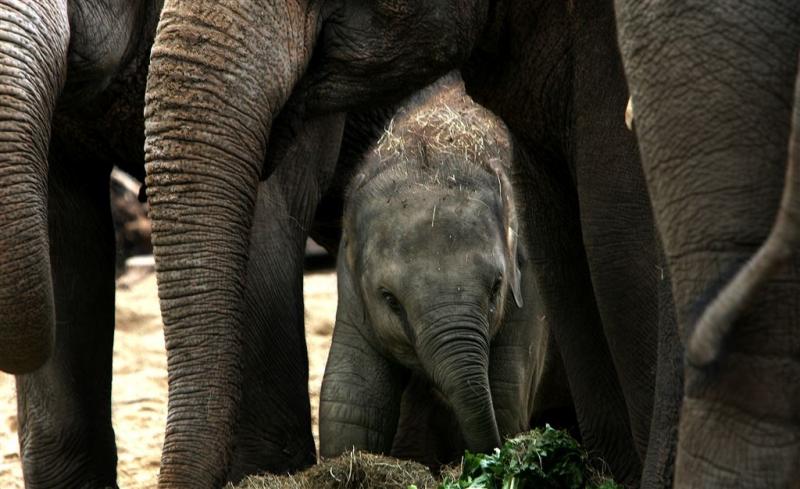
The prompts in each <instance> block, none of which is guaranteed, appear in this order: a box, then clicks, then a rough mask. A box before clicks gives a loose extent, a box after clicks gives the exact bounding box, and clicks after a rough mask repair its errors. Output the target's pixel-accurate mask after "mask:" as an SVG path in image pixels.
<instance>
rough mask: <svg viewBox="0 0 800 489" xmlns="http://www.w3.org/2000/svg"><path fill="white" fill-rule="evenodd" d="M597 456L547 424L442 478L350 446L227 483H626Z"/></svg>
mask: <svg viewBox="0 0 800 489" xmlns="http://www.w3.org/2000/svg"><path fill="white" fill-rule="evenodd" d="M596 462H597V461H590V459H589V456H588V454H587V453H586V451H585V450H584V449H583V448H582V447H581V446H580V445H579V444H578V442H577V441H575V440H574V439H573V438H572V437H571V436H569V434H567V432H565V431H558V430H555V429H553V428H551V427H550V426H546V427H545V428H543V429H536V430H533V431H530V432H528V433H523V434H520V435H518V436H516V437H514V438H511V439H509V440H507V441H506V443H505V444H504V445H503V446H502V447H500V448H497V449H495V450H494V453H492V454H475V453H470V452H466V453H465V454H464V458H463V459H462V463H461V464H460V465H457V466H452V467H445V468H444V469H443V470H442V473H441V479H437V478H435V477H434V476H433V475H432V474H431V472H430V471H429V470H428V468H427V467H425V466H424V465H420V464H418V463H415V462H408V461H403V460H397V459H394V458H390V457H382V456H379V455H372V454H368V453H363V452H351V453H348V454H346V455H342V456H341V457H338V458H335V459H332V460H328V461H325V462H322V463H320V464H319V465H316V466H314V467H311V468H310V469H308V470H306V471H305V472H301V473H299V474H295V475H286V476H275V475H267V476H261V477H249V478H247V479H245V480H244V481H242V483H241V484H240V485H239V486H236V487H235V488H234V487H233V486H231V485H229V486H228V487H227V488H226V489H378V488H381V489H508V488H510V489H522V488H529V487H536V488H541V489H622V486H620V485H618V484H616V483H615V482H614V481H613V480H611V479H610V478H608V477H607V476H606V475H604V474H602V473H601V472H599V471H598V470H597V468H596V466H597V463H596Z"/></svg>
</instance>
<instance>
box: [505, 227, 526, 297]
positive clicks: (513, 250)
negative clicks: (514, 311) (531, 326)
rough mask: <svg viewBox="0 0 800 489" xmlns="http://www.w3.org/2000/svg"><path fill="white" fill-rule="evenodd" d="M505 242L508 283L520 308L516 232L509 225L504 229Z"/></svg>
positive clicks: (519, 276) (520, 291) (520, 286)
mask: <svg viewBox="0 0 800 489" xmlns="http://www.w3.org/2000/svg"><path fill="white" fill-rule="evenodd" d="M506 243H508V260H507V262H508V266H509V271H508V272H509V273H508V285H509V287H511V294H513V295H514V302H515V303H516V304H517V307H519V308H522V306H523V301H522V273H521V272H520V270H519V255H518V250H517V232H516V230H514V229H513V228H511V227H508V228H507V229H506Z"/></svg>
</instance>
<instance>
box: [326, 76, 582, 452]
mask: <svg viewBox="0 0 800 489" xmlns="http://www.w3.org/2000/svg"><path fill="white" fill-rule="evenodd" d="M475 148H480V149H479V150H476V149H475ZM511 158H512V147H511V141H510V135H509V134H508V131H507V129H506V128H505V125H504V124H503V123H502V121H500V120H499V119H498V118H497V117H496V116H494V115H492V114H491V113H490V112H488V111H486V110H485V109H483V108H482V107H480V106H479V105H477V104H475V103H474V102H473V101H472V100H471V99H469V97H467V95H466V93H465V92H464V86H463V82H462V81H461V78H460V76H457V75H448V76H447V77H445V78H443V79H442V80H440V81H438V82H436V83H435V84H434V85H432V86H431V87H429V88H427V89H425V90H424V91H423V92H422V93H420V94H418V95H416V96H414V97H412V99H411V100H410V101H408V102H407V103H406V104H405V105H404V107H403V108H402V109H401V110H400V112H399V113H398V115H397V116H396V117H395V118H394V119H393V120H392V121H391V123H390V125H389V129H387V133H386V134H384V135H383V137H382V139H381V140H380V142H379V143H378V145H377V146H376V147H375V148H374V149H373V150H372V151H371V152H370V153H369V156H368V157H367V162H366V164H365V165H364V167H362V168H361V169H360V170H359V174H358V175H357V176H356V178H355V183H354V184H353V188H352V190H351V191H350V193H349V196H348V199H347V203H346V207H345V209H346V211H345V214H344V218H343V228H344V236H343V238H342V244H341V249H340V252H339V264H338V268H337V273H338V275H339V289H338V290H339V305H338V310H337V319H336V326H335V328H334V334H333V343H332V345H331V352H330V355H329V357H328V364H327V366H326V369H325V378H324V379H323V382H322V392H321V395H320V455H321V456H323V457H333V456H337V455H339V454H341V453H342V452H344V451H347V450H351V449H352V448H353V447H355V448H356V449H361V450H369V451H372V452H378V453H393V454H395V455H398V452H402V451H403V450H406V449H407V448H410V446H411V445H413V441H414V440H413V438H414V436H413V435H412V436H409V435H408V434H407V433H404V432H402V431H401V432H399V433H398V432H397V431H398V423H400V426H401V428H400V429H401V430H403V429H409V428H408V427H407V426H404V423H401V422H400V418H401V415H402V414H404V415H405V416H406V417H408V418H409V419H410V420H414V419H418V418H420V417H421V416H422V413H423V412H425V411H426V410H428V409H429V406H430V405H431V404H435V403H437V400H438V399H439V398H441V399H443V400H444V402H445V403H446V404H447V405H448V406H450V408H451V409H452V411H453V413H454V416H455V420H456V423H457V424H456V426H457V427H458V428H457V430H458V431H457V432H456V433H452V434H448V433H445V434H444V435H445V438H446V440H449V439H454V440H458V439H463V445H459V446H455V447H448V446H447V441H446V440H436V441H434V444H435V445H440V446H443V447H442V450H444V451H445V453H451V454H452V453H458V451H459V449H461V453H463V448H467V449H469V450H472V451H474V452H486V451H490V450H492V449H493V448H494V447H497V446H499V444H500V437H499V435H501V434H502V435H509V434H516V433H518V432H520V431H523V430H525V429H527V428H528V427H529V422H530V420H531V417H532V416H534V415H535V414H536V413H534V412H533V408H534V404H535V403H536V402H537V401H536V399H535V398H536V396H537V395H538V402H539V403H540V404H541V403H542V401H543V399H544V400H546V401H548V402H551V403H553V407H555V404H556V403H557V402H558V401H562V402H563V401H564V399H565V398H566V399H569V392H568V388H567V387H566V381H565V380H564V381H563V382H564V383H563V384H562V385H560V386H557V388H556V389H553V390H551V391H550V392H543V391H542V389H541V387H542V386H543V385H546V384H547V382H548V381H549V380H551V379H552V378H555V377H557V376H558V375H559V374H561V377H560V378H561V379H564V377H563V372H562V371H561V367H560V365H554V364H555V363H556V362H558V363H560V359H559V358H558V355H557V352H555V351H550V352H548V351H547V349H548V347H551V350H554V348H552V346H553V345H552V344H548V343H549V341H548V340H549V334H548V332H547V330H546V327H544V324H539V323H540V321H539V318H538V316H537V315H536V314H535V312H536V311H535V306H536V289H535V287H534V286H532V285H533V282H532V281H528V282H527V284H526V285H527V287H526V288H525V290H524V291H523V290H522V288H521V283H520V282H521V279H522V277H521V275H520V268H524V267H525V266H526V265H525V264H524V260H523V258H522V253H523V251H522V249H523V248H524V242H521V241H522V240H520V239H518V236H519V235H520V234H519V233H521V230H520V229H519V228H518V225H517V218H516V212H517V210H516V202H515V201H514V198H513V194H514V191H513V188H511V185H510V181H509V180H508V176H507V170H508V169H510V166H511ZM523 295H524V299H523ZM512 296H513V298H512ZM525 303H527V304H525ZM517 304H519V305H517ZM520 306H524V307H520ZM548 353H549V356H550V359H552V358H555V362H550V363H548ZM412 376H418V377H419V379H417V381H416V382H411V381H410V378H411V377H412ZM424 383H429V384H431V387H432V391H433V392H429V393H428V395H427V396H425V395H424V394H419V395H415V394H414V393H411V392H408V391H409V390H415V391H416V392H418V393H419V392H421V391H423V390H424V389H425V387H424V386H423V385H420V384H424ZM558 388H560V392H559V389H558ZM434 392H435V393H434ZM436 393H438V395H437V394H436ZM409 396H414V400H413V402H412V401H409V400H408V399H406V400H404V401H405V404H404V407H403V411H404V413H402V414H401V404H402V402H401V400H402V399H403V397H406V398H408V397H409ZM562 407H564V408H566V409H568V408H569V404H566V405H564V406H562ZM539 408H541V406H539ZM446 419H447V418H446V417H444V418H440V419H438V420H431V421H433V422H434V423H435V424H434V425H433V426H427V427H425V426H423V427H421V428H418V429H415V432H416V435H419V432H420V431H423V430H424V429H426V428H427V429H430V430H436V429H437V428H439V427H441V426H444V425H447V422H446ZM409 422H412V423H413V421H406V423H409ZM459 428H460V429H459ZM448 435H449V436H448ZM459 435H460V436H459ZM395 441H399V443H402V444H403V445H404V447H403V448H402V449H401V448H400V447H396V448H395V449H393V445H394V443H395ZM416 441H417V452H418V453H424V451H425V448H426V447H423V446H420V444H419V442H420V441H421V440H419V439H417V440H416ZM426 443H430V440H427V441H426ZM401 454H402V455H404V456H413V455H412V454H410V453H408V452H405V453H401ZM415 458H417V459H418V460H421V461H425V462H433V460H431V459H424V458H422V459H420V457H415ZM437 461H438V462H439V463H444V462H451V461H452V460H447V459H439V460H437Z"/></svg>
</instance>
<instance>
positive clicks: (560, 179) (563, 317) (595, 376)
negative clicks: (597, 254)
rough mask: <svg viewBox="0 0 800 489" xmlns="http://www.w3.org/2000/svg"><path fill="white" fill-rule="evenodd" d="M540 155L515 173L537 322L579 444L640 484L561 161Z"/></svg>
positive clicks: (617, 475)
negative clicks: (551, 344)
mask: <svg viewBox="0 0 800 489" xmlns="http://www.w3.org/2000/svg"><path fill="white" fill-rule="evenodd" d="M553 160H554V158H553V157H552V155H549V156H545V155H542V156H540V157H539V158H537V161H535V162H533V161H532V162H529V164H525V165H520V166H521V169H522V170H521V173H520V174H519V175H517V176H515V180H516V181H517V182H518V185H519V189H520V191H519V192H518V193H517V194H518V195H521V196H523V205H524V206H525V209H526V219H525V220H526V229H525V236H526V241H527V242H528V243H529V245H528V250H529V259H530V267H531V270H532V271H533V274H534V275H535V276H536V283H537V286H538V289H539V293H540V294H541V303H542V311H541V312H540V313H539V314H541V316H540V317H541V319H542V321H546V324H547V327H549V328H551V330H552V331H553V334H554V335H555V338H556V343H557V344H558V348H559V350H560V352H561V357H562V359H563V362H564V369H565V371H566V374H567V380H568V382H569V388H570V392H571V393H572V399H573V403H574V406H575V414H576V416H577V419H578V424H579V426H580V430H581V437H582V439H583V442H584V444H585V445H586V447H587V448H588V449H589V451H590V452H591V453H592V454H593V456H597V457H600V458H602V459H603V460H604V461H605V462H606V463H607V464H608V466H609V467H610V469H611V471H612V473H613V475H614V477H615V478H617V479H618V480H620V481H622V482H624V483H625V484H628V485H636V484H638V480H639V477H640V475H641V459H640V457H639V455H638V454H637V452H636V449H635V447H634V443H633V438H632V436H631V428H630V425H629V421H628V419H629V418H628V413H627V405H626V403H625V398H624V396H623V393H622V390H621V388H620V385H619V381H618V378H617V372H616V369H615V367H614V364H613V362H612V359H611V354H610V352H609V348H608V345H607V343H606V339H605V335H604V332H603V326H602V324H601V321H600V317H599V314H598V311H597V305H596V303H595V298H594V291H593V288H592V282H591V278H590V275H589V268H588V265H587V262H586V253H585V250H584V248H583V243H582V237H581V229H580V226H579V215H578V211H577V202H576V200H577V196H576V195H575V191H574V186H573V183H572V179H571V177H570V175H569V174H568V173H567V172H566V171H565V169H566V167H567V165H566V164H565V163H563V162H558V161H557V160H556V161H553Z"/></svg>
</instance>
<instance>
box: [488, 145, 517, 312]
mask: <svg viewBox="0 0 800 489" xmlns="http://www.w3.org/2000/svg"><path fill="white" fill-rule="evenodd" d="M489 168H491V169H492V170H493V171H494V174H495V175H497V181H498V183H499V184H500V197H501V200H502V202H503V224H504V225H505V226H504V227H505V230H506V235H505V238H506V263H507V264H508V271H507V273H508V285H509V287H510V288H511V293H512V294H513V295H514V302H515V303H516V304H517V307H520V308H521V307H522V305H523V301H522V273H521V272H520V269H519V267H520V259H519V250H518V249H517V248H518V247H517V241H518V239H517V238H518V237H517V227H518V222H517V210H516V206H515V202H514V188H513V187H512V186H511V180H510V179H509V178H508V175H507V174H506V170H505V168H504V167H503V164H502V162H501V161H500V159H499V158H490V159H489Z"/></svg>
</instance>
